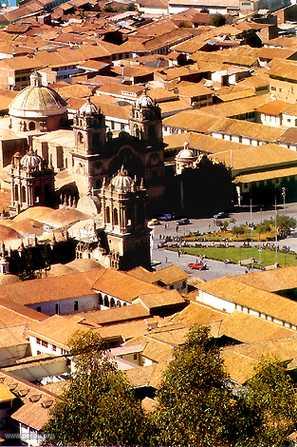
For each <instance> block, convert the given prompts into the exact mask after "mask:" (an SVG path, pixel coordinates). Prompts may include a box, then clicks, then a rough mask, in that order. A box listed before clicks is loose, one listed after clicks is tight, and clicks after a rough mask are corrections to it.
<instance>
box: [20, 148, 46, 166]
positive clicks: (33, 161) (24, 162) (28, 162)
mask: <svg viewBox="0 0 297 447" xmlns="http://www.w3.org/2000/svg"><path fill="white" fill-rule="evenodd" d="M41 160H42V159H41V157H39V155H37V154H35V153H34V152H32V151H30V152H27V153H26V154H25V155H24V156H23V157H22V158H21V167H22V168H23V169H28V170H36V169H38V168H39V166H40V164H41Z"/></svg>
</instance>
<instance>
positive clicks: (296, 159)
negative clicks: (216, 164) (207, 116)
mask: <svg viewBox="0 0 297 447" xmlns="http://www.w3.org/2000/svg"><path fill="white" fill-rule="evenodd" d="M210 157H211V158H212V159H215V160H217V161H220V162H223V163H225V164H226V165H227V166H230V167H232V169H233V171H234V172H235V171H236V173H239V172H241V173H243V172H247V171H250V173H251V171H255V170H256V169H262V170H264V169H266V170H268V169H272V168H278V169H280V168H281V167H286V168H289V167H293V166H294V167H297V154H296V152H295V151H292V150H290V149H286V148H284V147H282V146H278V145H277V144H263V145H262V146H257V147H252V146H242V149H241V150H235V151H234V152H233V151H232V150H229V151H224V152H217V153H215V154H213V155H210Z"/></svg>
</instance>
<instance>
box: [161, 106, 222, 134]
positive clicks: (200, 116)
mask: <svg viewBox="0 0 297 447" xmlns="http://www.w3.org/2000/svg"><path fill="white" fill-rule="evenodd" d="M220 120H221V119H220V118H215V117H214V116H213V115H211V114H210V113H208V114H207V113H202V112H200V111H199V110H185V111H183V112H179V113H177V114H175V115H173V116H170V117H168V118H165V119H164V120H163V127H172V128H176V129H184V130H187V131H192V132H201V133H208V132H209V131H210V130H211V128H212V126H213V125H214V123H215V122H216V121H220Z"/></svg>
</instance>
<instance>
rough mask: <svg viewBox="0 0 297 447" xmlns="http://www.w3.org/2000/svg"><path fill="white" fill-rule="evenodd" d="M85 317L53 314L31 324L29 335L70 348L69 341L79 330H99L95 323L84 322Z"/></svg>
mask: <svg viewBox="0 0 297 447" xmlns="http://www.w3.org/2000/svg"><path fill="white" fill-rule="evenodd" d="M82 321H83V318H82V317H81V316H79V315H75V314H74V315H71V316H68V317H64V316H61V315H53V316H52V317H49V318H47V319H46V320H44V321H42V322H39V323H35V324H33V325H31V327H30V329H29V330H28V336H34V337H39V338H41V339H43V340H46V341H48V342H50V343H53V344H54V345H56V346H60V347H62V348H63V349H64V348H66V349H69V341H70V339H71V338H72V336H73V335H74V334H75V333H76V332H78V331H81V332H82V333H83V332H88V331H89V330H91V329H93V330H96V331H97V332H98V328H97V329H96V325H95V324H91V323H89V324H83V323H82Z"/></svg>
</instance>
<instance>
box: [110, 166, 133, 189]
mask: <svg viewBox="0 0 297 447" xmlns="http://www.w3.org/2000/svg"><path fill="white" fill-rule="evenodd" d="M111 185H112V186H113V188H114V190H115V191H116V192H129V191H131V188H132V186H133V180H132V178H131V177H130V176H129V175H128V171H127V170H126V169H125V168H124V166H122V167H121V169H120V170H119V171H118V173H117V174H116V175H115V176H114V177H113V178H112V180H111Z"/></svg>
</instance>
